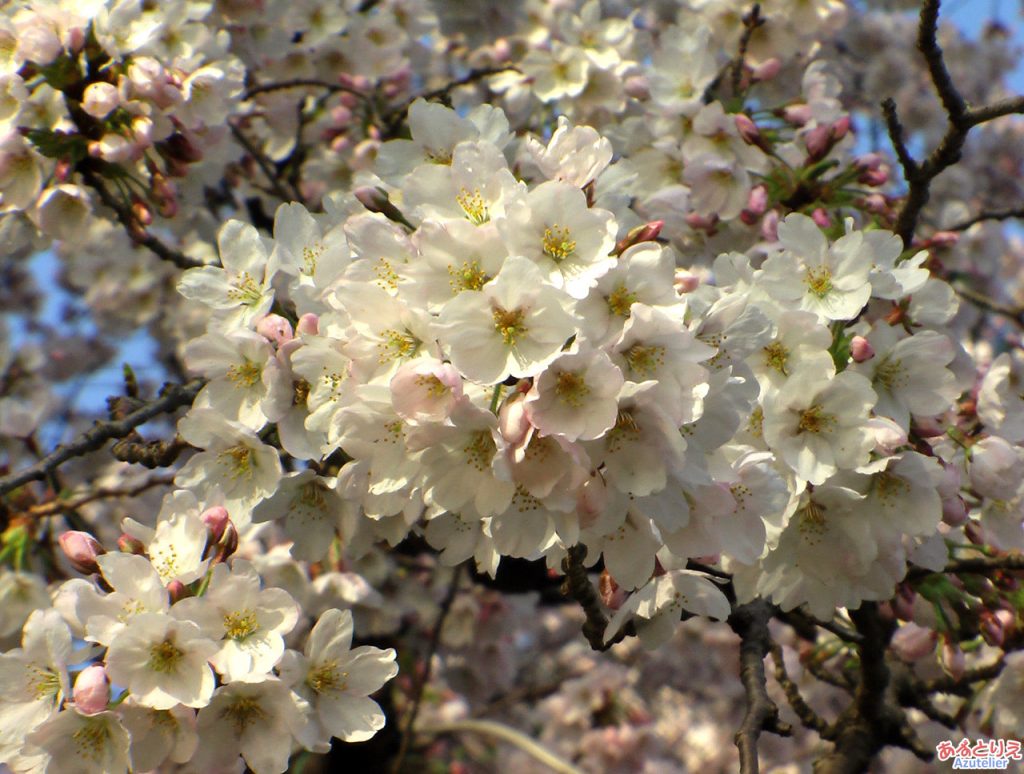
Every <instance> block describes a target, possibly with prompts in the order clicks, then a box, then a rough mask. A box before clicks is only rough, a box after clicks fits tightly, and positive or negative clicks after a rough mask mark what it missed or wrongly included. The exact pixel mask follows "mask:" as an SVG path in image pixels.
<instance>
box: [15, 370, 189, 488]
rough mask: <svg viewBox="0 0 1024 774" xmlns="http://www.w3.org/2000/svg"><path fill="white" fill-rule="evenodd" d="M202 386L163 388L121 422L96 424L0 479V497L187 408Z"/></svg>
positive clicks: (118, 420)
mask: <svg viewBox="0 0 1024 774" xmlns="http://www.w3.org/2000/svg"><path fill="white" fill-rule="evenodd" d="M205 383H206V380H205V379H194V380H193V381H191V382H189V383H188V384H184V385H167V386H165V387H164V389H163V391H162V393H161V395H160V397H159V398H157V399H156V400H153V401H150V402H149V403H147V404H146V405H144V406H142V407H141V408H138V409H136V410H135V411H132V412H131V413H129V414H127V415H126V416H125V417H124V418H123V419H117V420H110V421H106V422H96V423H95V424H94V425H93V426H92V428H90V429H89V430H87V431H85V432H84V433H82V435H80V436H79V437H78V438H77V439H76V440H74V441H73V442H71V443H69V444H66V445H65V444H61V445H60V446H58V447H57V448H56V449H54V450H53V451H52V452H50V453H49V454H47V455H46V456H45V457H43V458H42V459H41V460H39V462H37V463H36V464H35V465H33V466H32V467H29V468H25V469H24V470H22V471H20V472H18V473H12V474H11V475H9V476H4V477H3V478H0V495H2V494H6V493H7V492H10V491H12V490H14V489H17V488H18V487H19V486H23V485H24V484H27V483H29V482H30V481H39V480H42V479H44V478H46V477H47V476H48V475H49V474H50V473H52V472H53V471H55V470H56V469H57V468H58V467H60V466H61V465H63V464H64V463H65V462H67V461H68V460H70V459H73V458H74V457H80V456H82V455H84V454H87V453H88V452H92V451H96V450H97V449H100V448H102V447H103V445H104V444H105V443H106V442H107V441H109V440H111V439H112V438H124V437H125V436H126V435H128V434H129V433H131V432H132V431H133V430H134V429H135V428H136V427H138V426H139V425H142V424H145V423H146V422H148V421H149V420H151V419H153V418H154V417H157V416H159V415H160V414H165V413H168V412H170V411H174V410H175V409H178V408H180V407H182V406H186V405H190V404H191V403H192V401H193V400H194V399H195V397H196V395H197V394H198V393H199V390H200V389H202V387H203V385H204V384H205Z"/></svg>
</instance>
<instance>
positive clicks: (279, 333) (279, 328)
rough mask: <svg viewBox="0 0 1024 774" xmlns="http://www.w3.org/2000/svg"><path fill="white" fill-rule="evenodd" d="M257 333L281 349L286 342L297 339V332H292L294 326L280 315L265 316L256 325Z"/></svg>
mask: <svg viewBox="0 0 1024 774" xmlns="http://www.w3.org/2000/svg"><path fill="white" fill-rule="evenodd" d="M256 332H257V333H258V334H259V335H260V336H262V337H263V338H265V339H267V340H268V341H272V342H274V343H275V344H276V345H277V346H279V347H280V346H281V345H282V344H284V343H285V342H286V341H291V339H292V338H294V337H295V332H294V331H293V330H292V324H291V323H290V322H288V321H287V320H286V319H284V318H283V317H282V316H281V315H279V314H268V315H264V316H263V317H262V318H261V319H260V321H259V322H258V323H256Z"/></svg>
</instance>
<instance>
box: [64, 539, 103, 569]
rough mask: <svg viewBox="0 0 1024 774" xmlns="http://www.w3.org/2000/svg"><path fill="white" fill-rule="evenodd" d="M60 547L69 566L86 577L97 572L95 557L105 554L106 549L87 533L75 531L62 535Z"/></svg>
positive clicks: (97, 566)
mask: <svg viewBox="0 0 1024 774" xmlns="http://www.w3.org/2000/svg"><path fill="white" fill-rule="evenodd" d="M60 547H61V550H62V551H64V555H65V556H66V557H67V558H68V562H70V563H71V566H72V567H74V568H75V569H76V570H78V571H79V572H80V573H84V574H86V575H90V574H92V573H94V572H99V570H100V568H99V565H98V564H96V557H97V556H101V555H103V554H105V553H106V549H104V548H103V546H101V545H100V544H99V541H97V540H96V538H94V537H93V536H92V535H90V534H89V533H88V532H79V531H77V530H69V531H68V532H65V533H64V534H62V535H61V536H60Z"/></svg>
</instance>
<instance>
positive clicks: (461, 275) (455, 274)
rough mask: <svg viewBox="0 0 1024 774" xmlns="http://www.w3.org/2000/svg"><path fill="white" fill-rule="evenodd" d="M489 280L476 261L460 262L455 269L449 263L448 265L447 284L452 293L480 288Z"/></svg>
mask: <svg viewBox="0 0 1024 774" xmlns="http://www.w3.org/2000/svg"><path fill="white" fill-rule="evenodd" d="M490 280H491V278H490V277H488V276H487V275H486V274H484V272H483V271H482V270H481V269H480V263H479V262H478V261H466V262H465V263H463V264H462V268H461V269H456V268H455V267H454V266H452V265H451V264H449V265H448V284H449V285H450V286H451V289H452V293H461V292H462V291H463V290H480V288H482V287H483V286H484V285H485V284H487V283H488V282H490Z"/></svg>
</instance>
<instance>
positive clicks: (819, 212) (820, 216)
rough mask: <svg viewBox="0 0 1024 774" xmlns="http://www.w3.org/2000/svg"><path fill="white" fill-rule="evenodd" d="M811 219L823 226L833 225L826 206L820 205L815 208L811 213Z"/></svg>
mask: <svg viewBox="0 0 1024 774" xmlns="http://www.w3.org/2000/svg"><path fill="white" fill-rule="evenodd" d="M811 220H813V221H814V222H815V223H817V224H818V225H819V226H820V227H821V228H828V227H829V226H830V225H832V221H831V219H830V218H829V215H828V213H827V212H826V211H825V208H824V207H818V208H817V209H815V210H814V212H812V213H811Z"/></svg>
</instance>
